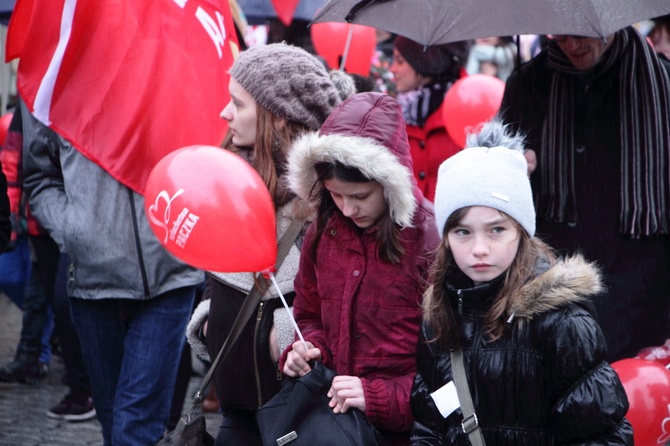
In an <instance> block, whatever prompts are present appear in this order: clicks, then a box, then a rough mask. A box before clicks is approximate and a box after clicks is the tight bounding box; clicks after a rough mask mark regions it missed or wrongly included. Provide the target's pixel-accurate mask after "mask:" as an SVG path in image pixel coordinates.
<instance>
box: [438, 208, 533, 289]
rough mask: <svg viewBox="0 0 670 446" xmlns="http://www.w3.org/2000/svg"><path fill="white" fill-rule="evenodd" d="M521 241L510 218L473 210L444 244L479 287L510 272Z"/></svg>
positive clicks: (451, 232) (498, 212)
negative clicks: (509, 269)
mask: <svg viewBox="0 0 670 446" xmlns="http://www.w3.org/2000/svg"><path fill="white" fill-rule="evenodd" d="M519 240H520V234H519V230H518V229H517V228H516V226H515V225H514V224H513V223H512V221H511V220H510V218H509V217H507V216H505V215H504V214H502V213H501V212H500V211H498V210H497V209H493V208H490V207H486V206H473V207H471V208H470V209H468V210H467V212H466V213H465V215H464V216H463V218H462V219H461V221H460V222H459V223H458V224H457V225H456V226H455V227H454V228H453V229H451V230H450V231H449V232H448V233H447V238H446V239H445V241H444V243H445V244H446V247H447V249H450V250H451V253H452V255H453V256H454V260H455V261H456V265H458V268H459V269H460V270H461V271H463V273H465V275H467V276H468V277H469V278H470V279H472V281H473V282H474V283H475V285H479V284H480V283H484V282H488V281H490V280H493V279H495V278H496V277H498V276H499V275H501V274H502V273H504V272H505V271H507V269H508V268H509V267H510V265H512V262H513V261H514V258H515V257H516V253H517V251H518V250H519Z"/></svg>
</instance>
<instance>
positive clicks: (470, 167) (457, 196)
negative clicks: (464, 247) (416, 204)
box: [435, 146, 535, 237]
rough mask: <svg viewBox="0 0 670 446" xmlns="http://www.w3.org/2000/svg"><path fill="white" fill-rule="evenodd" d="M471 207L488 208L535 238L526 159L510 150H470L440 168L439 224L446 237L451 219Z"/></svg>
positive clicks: (462, 152)
mask: <svg viewBox="0 0 670 446" xmlns="http://www.w3.org/2000/svg"><path fill="white" fill-rule="evenodd" d="M469 206H488V207H490V208H494V209H498V210H499V211H502V212H504V213H506V214H507V215H509V216H510V217H512V218H513V219H514V220H516V221H517V222H518V223H519V224H520V225H521V226H522V227H523V228H524V229H525V230H526V232H527V233H528V235H529V236H531V237H532V236H533V235H534V234H535V206H534V205H533V194H532V192H531V188H530V180H529V179H528V166H527V163H526V159H525V158H524V156H523V154H522V153H521V152H520V151H517V150H513V149H509V148H507V147H501V146H498V147H469V148H466V149H463V150H462V151H461V152H459V153H457V154H456V155H454V156H452V157H450V158H448V159H447V160H446V161H444V162H443V163H442V165H440V169H439V170H438V174H437V187H436V190H435V222H436V223H437V230H438V231H439V232H440V234H443V233H444V226H445V224H446V223H447V219H448V218H449V216H450V215H451V214H453V213H454V212H455V211H457V210H459V209H461V208H464V207H469Z"/></svg>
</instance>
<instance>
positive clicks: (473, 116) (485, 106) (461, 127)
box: [442, 74, 505, 147]
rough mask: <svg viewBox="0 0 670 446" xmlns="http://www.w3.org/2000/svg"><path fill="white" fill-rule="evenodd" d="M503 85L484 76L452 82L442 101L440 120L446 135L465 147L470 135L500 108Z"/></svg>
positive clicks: (497, 80) (474, 76)
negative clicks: (442, 121)
mask: <svg viewBox="0 0 670 446" xmlns="http://www.w3.org/2000/svg"><path fill="white" fill-rule="evenodd" d="M504 92H505V82H503V81H502V80H500V79H498V78H497V77H494V76H488V75H486V74H473V75H471V76H466V77H464V78H461V79H459V80H457V81H456V82H454V85H452V86H451V88H450V89H449V90H448V91H447V94H445V95H444V101H442V118H443V119H444V126H445V128H446V129H447V132H448V133H449V136H451V138H452V139H453V140H454V141H455V142H456V144H458V145H459V146H461V147H463V146H465V140H466V138H467V135H468V134H469V133H476V132H478V131H479V130H480V129H481V126H483V125H484V123H485V122H486V121H488V120H489V119H491V118H492V117H493V116H494V115H495V114H496V113H497V112H498V109H500V104H501V102H502V97H503V93H504Z"/></svg>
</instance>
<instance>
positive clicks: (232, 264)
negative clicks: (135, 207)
mask: <svg viewBox="0 0 670 446" xmlns="http://www.w3.org/2000/svg"><path fill="white" fill-rule="evenodd" d="M144 208H145V211H146V214H147V218H148V219H149V224H150V225H151V229H152V230H153V232H154V234H156V236H157V237H158V239H159V240H160V241H161V243H162V244H163V245H164V246H165V248H166V249H167V250H168V251H169V252H171V253H172V254H174V255H175V256H176V257H177V258H179V259H181V260H182V261H184V262H185V263H187V264H189V265H191V266H194V267H196V268H201V269H204V270H209V271H220V272H267V271H271V270H273V268H274V266H275V262H276V259H277V236H276V232H275V213H274V205H273V203H272V199H271V198H270V193H269V192H268V189H267V187H266V186H265V183H263V180H262V179H261V177H260V176H259V175H258V173H257V172H256V171H255V170H254V169H253V168H252V167H251V166H250V165H249V163H247V162H246V161H245V160H243V159H242V158H240V157H239V156H237V155H235V154H234V153H232V152H229V151H228V150H225V149H222V148H220V147H214V146H188V147H184V148H181V149H179V150H176V151H174V152H172V153H170V154H169V155H167V156H165V157H164V158H163V159H161V160H160V161H159V162H158V163H157V164H156V166H154V168H153V169H152V171H151V173H150V174H149V178H148V180H147V186H146V189H145V193H144Z"/></svg>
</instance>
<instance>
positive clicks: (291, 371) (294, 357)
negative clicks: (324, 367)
mask: <svg viewBox="0 0 670 446" xmlns="http://www.w3.org/2000/svg"><path fill="white" fill-rule="evenodd" d="M305 344H307V350H305V345H304V344H303V343H302V341H296V342H294V343H293V345H292V348H293V349H292V350H291V351H290V352H289V353H288V356H287V357H286V363H285V364H284V373H285V374H286V375H287V376H290V377H291V378H296V377H298V376H304V375H306V374H307V373H309V371H311V370H312V368H311V367H310V366H309V361H312V360H313V361H321V350H319V349H318V348H316V347H314V344H312V343H311V342H305Z"/></svg>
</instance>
